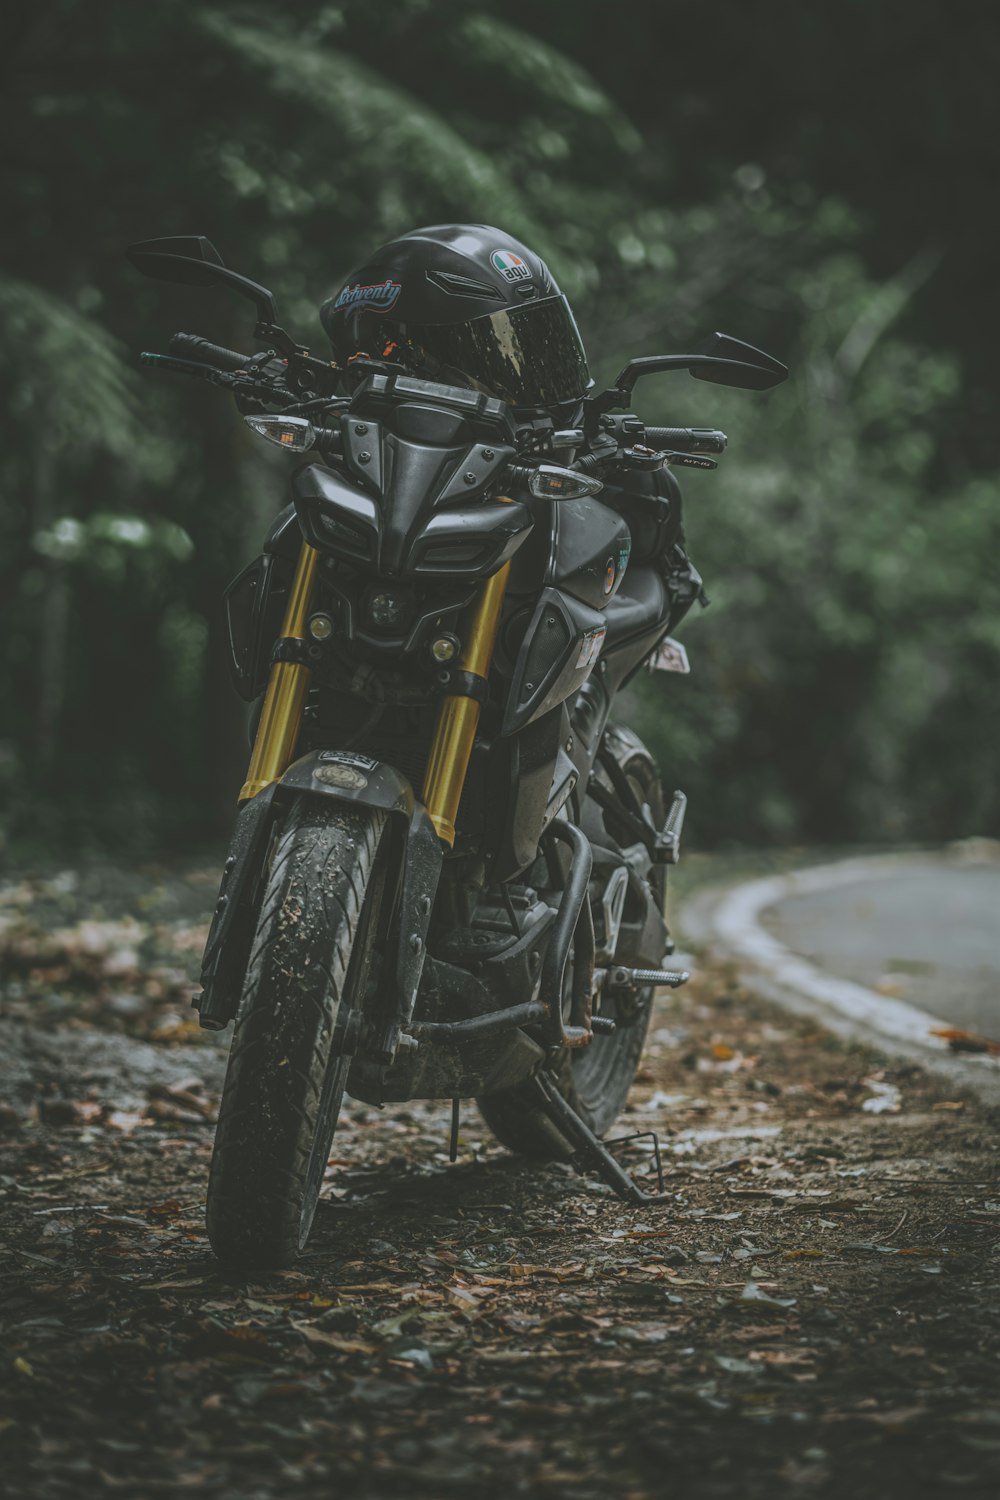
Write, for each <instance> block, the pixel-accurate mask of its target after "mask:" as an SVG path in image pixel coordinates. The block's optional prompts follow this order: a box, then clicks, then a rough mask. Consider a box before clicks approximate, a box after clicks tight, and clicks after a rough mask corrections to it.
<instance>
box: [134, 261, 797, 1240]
mask: <svg viewBox="0 0 1000 1500" xmlns="http://www.w3.org/2000/svg"><path fill="white" fill-rule="evenodd" d="M128 256H129V259H130V260H131V262H132V264H133V265H134V266H135V267H136V268H137V269H138V270H140V271H142V272H143V273H145V274H147V275H150V276H154V277H159V278H161V279H164V280H167V281H174V282H182V283H187V284H191V285H201V286H225V287H228V288H229V289H231V290H233V291H235V292H237V293H239V294H240V295H241V296H244V297H246V298H248V299H249V300H250V301H251V302H253V304H254V305H255V308H256V317H257V321H256V327H255V333H254V338H255V342H256V343H257V345H258V346H259V347H258V351H257V352H256V353H253V354H243V353H239V352H236V351H234V350H229V349H225V348H221V347H219V346H217V345H214V344H211V343H209V342H208V341H206V340H204V339H202V338H199V337H196V336H193V335H190V334H184V333H179V334H177V335H175V336H174V337H173V338H172V340H171V341H170V353H169V354H167V355H163V354H155V353H144V354H143V355H142V360H143V362H144V363H146V364H148V365H151V366H153V367H155V368H157V369H160V370H166V371H171V372H175V373H180V374H184V375H188V376H193V377H197V378H199V379H202V380H207V381H209V382H211V383H213V384H215V385H217V386H221V387H222V388H224V389H227V390H230V391H231V392H232V393H233V395H234V396H235V398H236V403H237V406H238V409H239V410H240V412H241V413H242V415H243V416H244V418H245V421H246V422H247V424H248V425H249V427H250V428H252V429H253V431H254V432H256V433H257V434H259V435H260V436H261V437H262V438H265V439H267V440H269V441H271V442H273V443H276V444H277V445H278V446H279V447H281V448H283V449H285V450H286V451H287V452H289V453H292V454H297V455H302V454H307V453H308V454H309V455H310V459H312V460H313V461H306V462H305V463H304V464H302V465H301V466H300V467H299V468H298V469H296V470H295V472H294V473H293V475H292V478H291V496H292V499H291V504H290V505H288V506H287V507H286V508H285V509H284V510H282V511H281V513H280V514H279V515H278V517H277V519H276V520H275V522H274V524H273V525H272V526H271V528H270V530H269V532H268V534H267V537H266V538H265V540H264V543H263V548H262V551H261V554H260V556H259V557H258V558H257V559H256V560H255V561H254V562H253V563H251V564H250V566H249V567H247V568H246V569H244V571H243V572H242V573H240V575H239V576H238V577H237V578H236V579H235V580H234V581H233V582H232V583H231V584H230V586H229V588H228V590H227V591H226V595H225V606H226V611H227V618H228V625H229V641H230V647H231V665H232V672H233V678H234V682H235V686H236V688H237V691H238V692H239V693H240V694H241V695H242V696H243V698H245V699H246V700H247V701H248V702H250V703H256V704H257V725H256V731H255V735H254V738H253V750H252V754H251V756H250V762H249V767H248V770H247V773H246V779H245V781H244V784H243V787H242V789H241V791H240V794H239V811H238V813H237V818H236V828H235V832H234V835H233V839H232V844H231V847H230V850H229V854H228V858H227V859H226V862H225V867H224V870H223V874H222V881H221V887H220V891H219V896H218V902H217V905H216V908H215V915H214V919H213V922H212V926H211V930H210V933H209V936H208V940H207V944H206V948H205V954H204V961H203V966H202V985H203V989H202V993H201V994H200V995H199V996H198V997H197V998H196V1000H195V1001H194V1002H193V1003H194V1004H195V1005H196V1007H197V1009H198V1014H199V1020H200V1024H201V1025H202V1026H203V1027H206V1028H208V1029H211V1030H219V1029H222V1028H224V1027H226V1026H227V1025H228V1024H229V1022H230V1021H235V1029H234V1035H233V1041H232V1047H231V1052H230V1057H229V1063H228V1070H227V1073H226V1079H225V1085H224V1089H223V1094H222V1102H221V1108H220V1113H219V1122H218V1129H217V1134H216V1139H215V1148H214V1154H213V1158H212V1166H211V1175H210V1183H209V1190H208V1212H207V1217H208V1230H209V1236H210V1240H211V1243H212V1246H213V1249H214V1250H215V1253H216V1254H217V1255H218V1256H219V1257H220V1259H222V1260H223V1261H225V1262H228V1263H232V1264H235V1265H242V1266H247V1267H260V1268H264V1267H281V1266H287V1265H289V1264H290V1263H291V1262H292V1261H293V1260H294V1259H295V1257H296V1256H297V1254H298V1253H299V1251H300V1250H301V1249H302V1248H303V1247H304V1245H305V1244H306V1241H307V1239H308V1236H309V1233H310V1230H311V1228H312V1224H313V1220H314V1216H315V1213H316V1206H317V1202H318V1200H319V1197H320V1193H321V1189H322V1187H323V1182H324V1175H325V1173H326V1171H327V1163H328V1159H329V1157H330V1151H331V1143H332V1140H333V1136H334V1132H335V1130H336V1125H337V1119H338V1114H339V1112H340V1108H341V1102H342V1099H343V1096H344V1094H345V1092H348V1093H349V1094H350V1095H351V1096H353V1097H354V1098H356V1099H360V1100H363V1101H366V1102H368V1103H371V1104H377V1105H381V1104H384V1103H389V1102H399V1101H405V1100H409V1099H417V1098H420V1099H442V1100H444V1099H451V1100H452V1101H453V1114H452V1120H453V1128H452V1156H453V1158H454V1149H455V1143H456V1141H457V1125H458V1109H459V1101H461V1100H463V1099H468V1098H472V1097H474V1098H475V1099H476V1100H477V1101H478V1104H479V1108H480V1110H481V1112H482V1114H483V1116H484V1118H485V1119H486V1121H487V1123H488V1125H489V1126H490V1128H491V1130H492V1131H493V1132H494V1134H495V1135H496V1136H497V1137H498V1138H499V1140H500V1141H501V1142H502V1143H503V1144H505V1145H506V1146H507V1147H509V1148H510V1149H511V1150H513V1151H515V1152H520V1153H523V1154H524V1155H526V1156H529V1157H534V1158H541V1159H545V1158H560V1159H564V1160H572V1161H574V1162H576V1163H577V1164H578V1165H579V1166H581V1167H586V1168H592V1169H595V1170H596V1171H598V1172H599V1173H600V1174H601V1176H602V1177H603V1178H604V1179H605V1181H607V1182H609V1183H610V1184H611V1185H612V1186H613V1188H614V1189H615V1190H616V1191H617V1192H618V1193H619V1194H620V1195H621V1196H622V1197H623V1198H625V1199H627V1200H628V1201H631V1202H645V1201H648V1196H649V1195H647V1194H646V1193H645V1192H644V1190H643V1189H641V1188H640V1187H639V1185H638V1184H637V1183H636V1182H635V1181H634V1180H633V1178H632V1177H631V1175H630V1174H629V1173H628V1172H627V1171H626V1170H625V1168H624V1167H623V1166H622V1165H621V1164H620V1163H619V1161H618V1160H617V1159H616V1158H615V1156H614V1155H613V1154H612V1152H611V1151H610V1150H609V1148H608V1146H607V1145H606V1144H605V1143H604V1142H603V1141H602V1139H601V1137H602V1136H603V1135H604V1134H605V1132H606V1131H607V1130H608V1129H609V1127H610V1126H611V1124H612V1123H613V1121H614V1120H615V1118H616V1117H617V1116H618V1114H619V1113H620V1111H621V1109H622V1106H623V1104H624V1102H625V1099H626V1096H627V1093H628V1090H629V1087H630V1085H631V1082H632V1079H633V1077H634V1074H635V1070H636V1067H637V1065H638V1061H639V1057H640V1053H641V1050H642V1046H643V1041H644V1037H645V1033H646V1028H647V1024H648V1021H649V1016H650V1010H651V1005H652V1000H653V993H654V990H655V989H656V987H657V986H671V987H677V986H680V985H682V984H683V983H684V982H685V981H686V980H687V978H688V975H687V973H686V972H684V971H682V970H678V969H671V968H669V967H664V964H665V961H666V959H667V957H668V956H669V954H670V953H671V952H672V951H673V945H672V943H671V941H670V937H669V933H668V930H667V927H666V924H665V920H664V900H665V887H666V872H667V869H668V867H669V866H670V865H671V864H673V863H675V862H676V860H677V858H678V856H679V852H680V842H681V833H682V826H683V821H684V813H685V808H686V799H685V797H684V795H683V793H681V792H676V793H674V795H673V798H672V799H671V801H670V802H669V804H668V803H667V801H666V799H665V797H664V794H663V791H662V787H661V782H660V775H659V772H658V769H657V767H656V765H655V763H654V760H653V757H652V756H651V754H650V753H649V751H648V750H647V749H646V747H645V746H644V745H643V744H642V742H641V741H640V739H639V738H638V737H637V736H636V735H635V734H634V733H632V732H631V730H629V729H627V728H625V727H623V726H621V725H618V724H615V723H614V722H613V720H612V717H611V715H612V710H613V708H614V703H615V699H616V696H617V694H618V693H619V692H620V691H621V689H622V688H623V687H624V686H625V685H626V684H627V683H628V681H629V680H630V679H631V677H632V676H633V675H634V674H635V673H636V672H637V671H638V670H639V669H640V668H641V667H642V665H643V663H645V662H647V661H649V660H652V661H653V662H654V663H655V662H657V661H658V662H659V664H660V665H661V666H665V667H668V668H672V669H674V670H686V668H687V663H686V657H685V655H684V651H683V647H681V646H679V645H678V644H677V643H676V642H674V641H673V640H672V638H671V637H669V636H668V634H667V632H668V630H669V629H671V628H673V626H674V625H675V624H676V623H677V621H678V620H679V619H680V618H681V616H682V615H683V614H684V613H686V611H687V609H688V608H690V607H691V604H692V603H693V602H694V600H695V599H696V598H697V597H698V596H699V594H700V593H701V580H700V579H699V577H698V575H697V573H696V572H695V570H694V568H693V567H692V566H691V564H690V562H689V560H688V559H687V557H686V554H685V552H684V550H683V547H682V545H681V543H680V541H679V539H676V538H675V540H674V541H673V543H672V545H671V547H670V548H669V549H668V551H667V554H666V558H667V561H666V564H665V565H664V566H661V567H659V568H657V567H651V566H638V567H636V566H634V565H633V567H632V568H629V556H630V546H631V533H630V527H629V524H628V522H627V520H626V518H625V515H624V514H623V513H622V511H623V510H625V511H627V510H628V506H627V505H626V506H619V505H618V499H621V498H622V497H623V496H626V495H627V494H628V493H629V485H630V483H631V480H632V479H633V478H634V477H635V476H637V475H638V476H641V475H643V474H650V473H653V472H655V471H657V470H662V469H663V468H664V465H671V466H694V467H698V468H702V469H710V468H715V467H716V459H715V458H713V457H711V456H710V455H713V454H714V455H718V454H719V453H721V452H722V451H723V450H724V449H725V446H726V437H725V434H724V433H722V432H719V431H717V430H714V429H692V428H673V427H655V426H649V425H647V424H645V423H644V422H643V421H642V420H640V419H639V418H638V417H636V416H635V415H633V414H631V412H630V407H631V400H632V394H633V388H634V386H635V384H636V381H637V380H638V379H639V378H640V377H642V376H645V375H648V374H650V373H653V372H660V371H668V370H673V371H679V370H686V371H688V372H689V373H690V374H691V375H692V376H694V377H695V378H696V379H699V380H703V381H709V382H715V383H719V384H724V385H731V386H740V387H744V388H747V389H754V390H765V389H767V388H769V387H770V386H773V385H776V384H777V383H778V382H780V381H781V380H783V379H784V378H785V376H786V374H787V371H786V369H785V367H784V366H783V365H781V364H780V363H779V362H778V361H777V360H775V359H773V358H771V357H770V356H769V355H766V354H764V353H762V352H761V351H760V350H757V349H754V348H752V347H750V346H749V345H747V344H744V343H742V342H741V341H739V340H737V339H733V338H731V337H729V336H727V335H723V334H715V335H714V336H713V338H712V340H711V341H710V343H709V345H708V347H707V348H706V349H705V350H704V351H703V352H701V353H699V354H695V355H670V356H655V357H648V358H642V359H635V360H633V361H631V363H630V364H628V365H627V366H626V368H625V369H624V370H623V371H622V373H621V375H620V376H619V377H618V379H617V380H616V382H615V384H614V385H613V387H611V388H610V389H609V390H607V391H604V392H602V393H600V394H597V395H591V396H588V398H587V399H586V401H585V402H584V404H583V409H582V410H583V414H582V420H580V424H579V426H576V427H572V428H562V429H560V428H557V427H556V426H555V424H554V421H553V420H552V419H551V418H550V417H547V416H546V415H545V414H544V413H542V412H536V413H534V414H532V415H529V416H525V415H524V414H523V413H519V412H515V411H514V410H512V409H511V408H510V407H509V406H508V405H506V404H505V403H504V402H502V401H500V400H498V399H495V398H493V397H491V396H489V395H485V394H482V393H480V392H479V391H477V390H471V389H467V388H465V387H459V386H451V385H445V384H438V383H436V382H432V381H427V380H424V379H417V378H415V377H414V376H412V375H411V374H409V373H407V372H406V371H405V370H404V369H402V368H401V367H399V366H398V365H393V364H392V363H391V362H390V361H389V360H386V359H368V358H366V357H365V358H361V359H357V360H354V361H352V362H351V366H350V369H349V370H345V369H341V368H339V367H338V366H337V365H336V364H334V363H331V362H325V361H323V360H322V359H319V358H316V357H314V356H312V355H311V354H310V353H309V352H308V350H307V349H306V348H305V347H304V346H302V345H300V344H298V343H296V342H295V341H294V340H293V339H292V338H291V337H290V335H289V334H288V333H286V332H285V330H284V329H282V328H281V327H280V326H278V324H277V322H276V320H275V319H276V314H275V308H274V302H273V298H272V296H271V294H270V292H268V291H267V290H266V288H264V287H262V286H260V285H258V284H257V283H255V282H253V281H251V280H249V279H248V278H246V277H244V276H241V275H239V274H238V273H236V272H234V271H232V270H230V269H229V268H228V267H226V266H225V265H224V264H223V261H222V259H221V257H220V255H219V253H218V251H217V250H216V249H215V248H214V246H213V245H212V244H211V243H210V242H209V241H208V240H206V239H204V238H203V237H200V236H174V237H170V238H166V239H158V240H150V241H145V242H143V243H141V244H139V245H134V246H132V247H131V248H130V249H129V251H128ZM604 489H607V491H608V493H607V495H606V497H605V500H601V499H598V498H597V497H598V496H599V495H600V494H601V492H602V490H604ZM616 496H617V497H618V499H616V498H615V497H616ZM606 501H610V503H606ZM630 503H631V504H632V505H633V506H635V505H639V506H643V505H644V506H646V507H647V509H652V510H653V511H656V512H657V516H656V518H657V521H658V523H660V524H664V525H667V526H668V527H671V526H672V527H673V528H674V530H675V532H676V531H677V530H678V529H679V513H678V514H677V515H674V514H673V512H674V510H675V509H676V506H675V505H674V503H673V501H672V500H671V496H670V493H669V492H668V494H667V495H666V497H664V495H663V494H662V493H657V494H647V495H646V496H643V495H641V494H639V495H638V496H633V498H632V500H631V502H630Z"/></svg>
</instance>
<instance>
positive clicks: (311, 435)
mask: <svg viewBox="0 0 1000 1500" xmlns="http://www.w3.org/2000/svg"><path fill="white" fill-rule="evenodd" d="M243 420H244V422H245V423H246V424H247V426H248V427H249V428H250V429H251V430H252V431H253V432H256V433H257V435H258V437H262V438H267V440H268V442H269V443H277V445H278V447H279V448H284V449H285V451H286V453H305V451H306V449H307V448H311V447H312V445H313V443H314V442H315V441H316V429H315V427H314V426H313V424H312V423H311V422H307V421H306V419H305V417H244V418H243Z"/></svg>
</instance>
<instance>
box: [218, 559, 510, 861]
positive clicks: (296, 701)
mask: <svg viewBox="0 0 1000 1500" xmlns="http://www.w3.org/2000/svg"><path fill="white" fill-rule="evenodd" d="M318 562H319V553H318V552H317V550H316V548H315V547H310V546H309V544H308V543H306V542H303V544H302V550H301V551H300V553H299V560H298V563H297V565H296V568H295V576H294V578H293V579H292V588H291V593H290V594H289V597H288V605H287V608H286V609H285V618H284V621H283V622H282V626H281V637H282V639H281V642H280V643H279V644H281V645H283V646H284V647H285V651H286V654H287V656H289V657H294V655H295V654H296V651H295V648H296V646H299V647H300V649H301V647H303V646H304V644H305V638H306V626H307V623H308V620H309V613H310V610H311V608H312V599H313V590H314V586H315V582H316V567H317V564H318ZM509 574H510V563H505V564H504V566H503V567H502V568H501V569H500V570H499V572H497V573H494V574H493V576H492V577H491V578H487V580H486V582H485V583H484V584H483V586H482V588H481V589H480V591H479V595H478V597H477V598H476V600H475V601H474V603H473V604H472V605H471V606H470V608H469V611H468V613H467V615H466V617H465V619H464V621H463V628H462V637H463V641H464V645H463V648H462V653H461V656H460V657H459V661H458V671H457V674H456V685H457V686H458V688H459V690H458V691H456V692H455V693H452V694H449V695H448V696H447V697H446V698H444V699H443V701H442V703H441V708H440V711H439V713H438V720H437V724H436V726H435V729H434V737H433V739H432V741H431V749H430V756H429V758H428V762H427V774H426V777H425V779H424V789H423V790H424V803H425V805H426V807H427V812H428V815H429V817H430V820H431V822H432V824H433V825H434V830H435V832H436V833H437V835H438V837H439V838H440V839H441V840H442V841H443V842H444V843H446V844H448V845H449V846H450V845H452V844H454V842H455V818H456V816H457V814H458V804H459V802H460V800H461V796H462V788H463V787H464V785H465V777H466V773H467V771H468V769H469V759H470V757H471V755H472V746H473V742H474V740H475V737H476V729H477V727H478V725H479V714H480V707H481V702H482V700H483V699H484V698H485V696H486V682H487V678H488V676H489V670H490V662H491V661H492V659H493V648H494V645H495V644H496V638H497V630H498V628H499V625H500V612H501V609H502V608H503V600H504V594H505V593H506V590H507V579H508V576H509ZM286 643H287V644H286ZM311 678H312V669H311V668H310V667H308V666H306V665H305V664H304V663H303V662H301V661H296V660H288V659H286V660H283V661H282V660H279V661H276V662H274V664H273V665H272V667H271V675H270V677H269V678H268V683H267V692H266V694H265V695H264V706H263V708H262V710H261V715H260V723H259V724H258V726H257V734H256V737H255V739H254V746H253V752H252V754H251V756H250V765H249V766H248V768H247V776H246V781H245V782H244V783H243V787H242V789H241V791H240V801H241V802H248V801H249V800H250V798H251V797H256V795H257V793H258V792H260V791H263V789H264V787H266V786H270V785H271V783H272V782H274V781H277V780H279V778H280V777H282V776H283V775H284V773H285V771H286V770H287V769H288V767H289V765H290V764H291V760H292V756H293V754H294V752H295V745H296V742H297V740H298V737H299V730H300V729H301V727H302V711H303V708H304V707H305V701H306V694H307V693H308V691H309V683H310V680H311Z"/></svg>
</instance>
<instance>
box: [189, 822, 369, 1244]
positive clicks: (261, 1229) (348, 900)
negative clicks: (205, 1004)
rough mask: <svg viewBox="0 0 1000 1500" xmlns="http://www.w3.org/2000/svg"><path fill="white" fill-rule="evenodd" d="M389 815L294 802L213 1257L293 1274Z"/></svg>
mask: <svg viewBox="0 0 1000 1500" xmlns="http://www.w3.org/2000/svg"><path fill="white" fill-rule="evenodd" d="M385 832H386V816H385V814H384V813H382V812H379V811H377V810H375V809H371V808H362V807H346V806H343V805H338V806H335V807H331V805H330V804H329V803H328V802H324V801H323V800H321V799H315V800H313V799H310V798H305V799H303V800H302V801H300V802H298V803H296V804H295V805H294V806H293V807H292V809H291V811H290V813H289V815H288V819H287V821H286V823H285V825H284V827H283V828H282V830H281V832H280V834H279V835H278V837H277V839H276V842H275V845H274V849H273V853H272V856H271V864H270V870H269V872H268V876H267V883H266V888H265V891H264V896H263V899H262V901H261V908H260V916H259V918H258V922H257V932H256V936H255V939H254V943H253V947H252V949H251V953H250V959H249V962H248V964H247V972H246V978H245V980H244V985H243V994H242V997H241V1000H240V1006H239V1012H238V1014H237V1017H236V1026H235V1030H234V1034H233V1042H232V1049H231V1051H230V1054H229V1065H228V1069H227V1072H226V1080H225V1085H224V1088H223V1093H222V1103H221V1107H220V1109H219V1124H218V1129H217V1131H216V1137H215V1150H214V1153H213V1156H212V1168H211V1175H210V1177H209V1185H208V1214H207V1218H208V1236H209V1240H210V1241H211V1244H212V1249H213V1250H214V1251H215V1253H216V1255H217V1256H218V1257H219V1259H220V1260H222V1261H225V1262H227V1263H229V1264H232V1265H235V1266H241V1267H254V1268H260V1269H276V1268H279V1267H283V1266H288V1265H291V1263H292V1262H293V1261H294V1260H295V1258H296V1257H297V1255H298V1254H299V1251H300V1250H301V1249H302V1248H303V1247H304V1246H305V1243H306V1241H307V1239H308V1237H309V1232H310V1230H311V1228H312V1222H313V1217H314V1215H315V1212H316V1205H317V1202H318V1201H319V1195H320V1191H321V1189H322V1186H323V1174H324V1171H325V1169H326V1164H327V1159H328V1157H329V1154H330V1145H331V1142H332V1140H333V1135H334V1131H335V1130H336V1126H337V1116H338V1114H339V1112H340V1106H341V1101H342V1099H343V1095H344V1085H345V1083H346V1080H347V1073H348V1070H349V1067H350V1063H351V1058H350V1056H345V1055H344V1054H343V1053H342V1052H341V1051H340V1049H339V1047H338V1048H336V1049H335V1048H334V1045H333V1044H334V1036H335V1031H337V1032H338V1033H339V1034H340V1036H341V1037H342V1036H343V1025H344V1022H345V1021H346V1019H347V1012H349V1011H351V1010H360V1009H361V1008H362V1007H363V1005H364V1000H365V994H366V991H367V988H368V982H369V977H370V973H371V968H372V961H373V958H374V953H375V947H376V938H377V934H378V928H379V920H378V919H379V913H380V908H381V905H382V892H383V887H384V884H385V855H386V853H387V849H388V845H387V841H386V839H385Z"/></svg>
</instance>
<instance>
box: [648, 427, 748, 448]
mask: <svg viewBox="0 0 1000 1500" xmlns="http://www.w3.org/2000/svg"><path fill="white" fill-rule="evenodd" d="M727 441H728V439H727V438H726V434H725V433H724V432H719V431H718V430H717V429H716V428H713V427H647V428H646V442H647V443H648V444H649V445H650V447H651V448H677V449H679V450H680V452H682V453H724V452H725V451H726V443H727Z"/></svg>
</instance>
